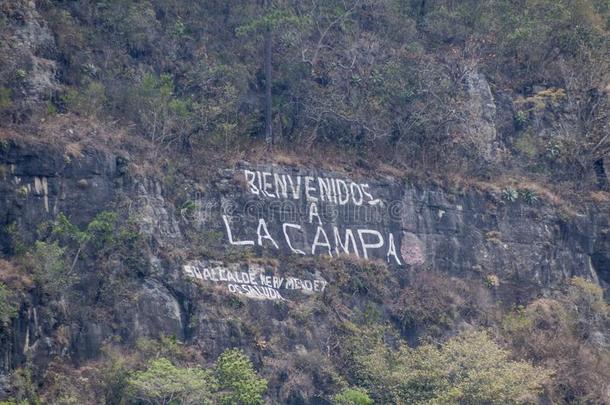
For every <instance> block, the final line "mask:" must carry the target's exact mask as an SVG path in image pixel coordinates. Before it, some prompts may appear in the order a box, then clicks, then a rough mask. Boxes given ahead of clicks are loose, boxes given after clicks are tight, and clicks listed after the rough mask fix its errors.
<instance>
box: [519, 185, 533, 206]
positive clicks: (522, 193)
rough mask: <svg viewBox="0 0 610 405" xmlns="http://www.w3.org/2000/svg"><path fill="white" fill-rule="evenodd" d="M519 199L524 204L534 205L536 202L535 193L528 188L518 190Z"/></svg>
mask: <svg viewBox="0 0 610 405" xmlns="http://www.w3.org/2000/svg"><path fill="white" fill-rule="evenodd" d="M519 197H521V199H522V200H523V201H524V202H525V203H526V204H534V203H535V202H537V201H538V195H536V192H534V191H533V190H530V189H528V188H521V189H519Z"/></svg>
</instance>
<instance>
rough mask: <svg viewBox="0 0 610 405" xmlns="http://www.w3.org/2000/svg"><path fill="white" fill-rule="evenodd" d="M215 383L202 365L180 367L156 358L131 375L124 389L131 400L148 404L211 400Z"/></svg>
mask: <svg viewBox="0 0 610 405" xmlns="http://www.w3.org/2000/svg"><path fill="white" fill-rule="evenodd" d="M215 390H216V383H215V381H214V378H213V376H212V374H211V373H210V372H209V371H207V370H205V369H202V368H199V367H193V368H180V367H176V366H174V365H173V364H172V363H171V362H170V361H169V360H167V359H164V358H159V359H156V360H152V361H150V362H149V363H148V365H147V367H146V369H145V370H143V371H137V372H135V373H133V374H132V375H131V377H130V378H129V380H128V386H127V389H126V392H127V396H128V397H129V398H131V399H132V400H134V401H142V402H146V403H150V404H160V405H161V404H183V405H189V404H193V405H194V404H213V403H214V402H213V394H212V393H213V392H214V391H215Z"/></svg>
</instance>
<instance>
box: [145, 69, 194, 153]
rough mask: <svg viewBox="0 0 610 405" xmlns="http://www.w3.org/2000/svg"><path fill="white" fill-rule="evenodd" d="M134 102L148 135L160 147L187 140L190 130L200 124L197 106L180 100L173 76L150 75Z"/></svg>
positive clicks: (186, 100) (185, 100) (184, 99)
mask: <svg viewBox="0 0 610 405" xmlns="http://www.w3.org/2000/svg"><path fill="white" fill-rule="evenodd" d="M133 102H135V103H137V106H138V110H137V112H136V113H137V117H138V120H139V123H140V125H141V126H142V128H143V129H144V131H145V133H146V135H147V136H148V137H149V138H150V139H151V140H152V141H153V142H154V143H155V144H157V145H165V144H168V143H172V142H175V141H177V140H184V137H185V136H186V135H187V134H188V132H189V128H192V127H193V126H196V125H197V121H196V118H197V117H196V116H194V115H193V112H192V111H193V108H194V107H193V103H192V101H191V100H189V99H186V98H179V97H176V95H175V94H174V81H173V78H172V76H171V75H169V74H162V75H160V76H157V75H154V74H151V73H147V74H145V75H144V76H143V77H142V79H141V82H140V85H139V87H138V89H137V92H136V94H135V99H134V100H133Z"/></svg>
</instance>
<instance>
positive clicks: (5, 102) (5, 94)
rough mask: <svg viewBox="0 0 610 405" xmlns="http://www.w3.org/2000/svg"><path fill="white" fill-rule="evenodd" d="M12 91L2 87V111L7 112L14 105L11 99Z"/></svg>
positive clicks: (0, 97) (0, 103)
mask: <svg viewBox="0 0 610 405" xmlns="http://www.w3.org/2000/svg"><path fill="white" fill-rule="evenodd" d="M11 94H12V92H11V89H8V88H6V87H0V111H1V110H6V109H7V108H10V107H11V106H12V105H13V100H12V98H11Z"/></svg>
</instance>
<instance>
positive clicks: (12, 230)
mask: <svg viewBox="0 0 610 405" xmlns="http://www.w3.org/2000/svg"><path fill="white" fill-rule="evenodd" d="M6 232H7V234H8V236H9V239H10V241H11V248H12V250H13V253H14V254H15V255H22V254H24V253H25V252H26V251H27V246H26V244H25V242H24V241H23V238H22V237H21V234H20V233H19V227H18V226H17V223H16V222H12V223H10V224H8V225H7V226H6Z"/></svg>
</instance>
